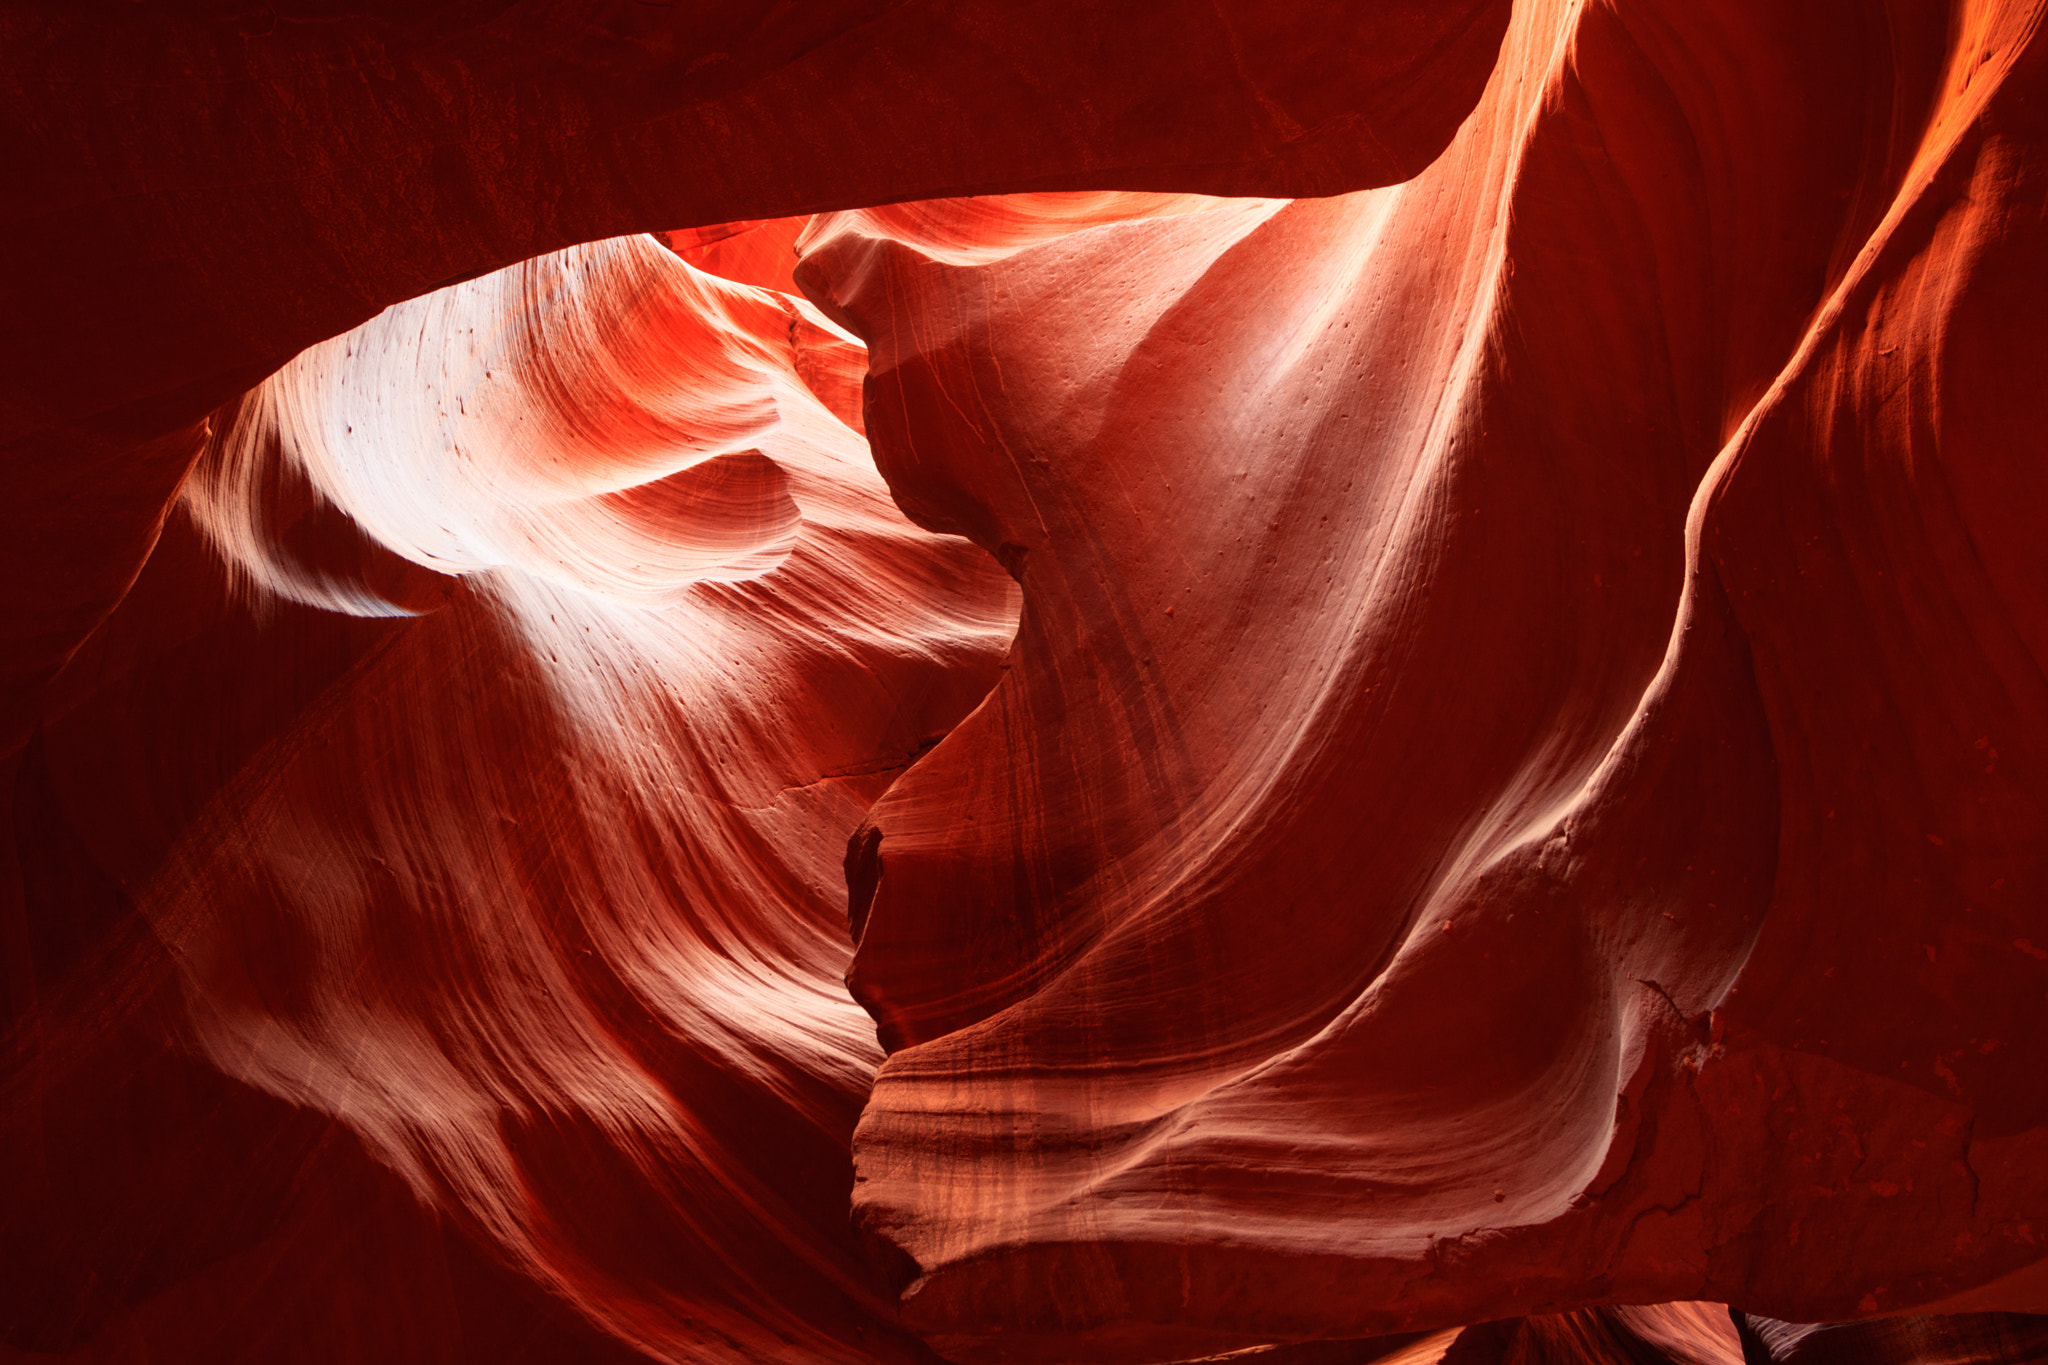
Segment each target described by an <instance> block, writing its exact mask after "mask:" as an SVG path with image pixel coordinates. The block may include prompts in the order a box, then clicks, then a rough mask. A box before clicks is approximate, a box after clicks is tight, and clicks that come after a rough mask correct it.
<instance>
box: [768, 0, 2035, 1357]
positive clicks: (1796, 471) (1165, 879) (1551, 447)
mask: <svg viewBox="0 0 2048 1365" xmlns="http://www.w3.org/2000/svg"><path fill="white" fill-rule="evenodd" d="M2039 17H2040V16H2039V13H2038V7H2036V6H2032V5H2021V4H2006V5H2001V4H1984V5H1969V6H1960V7H1957V8H1955V9H1953V10H1951V9H1948V8H1946V7H1942V6H1934V5H1907V4H1900V5H1893V6H1890V7H1879V6H1867V5H1850V4H1843V5H1831V6H1821V7H1817V8H1816V7H1802V8H1801V9H1800V10H1799V11H1798V12H1796V13H1795V12H1791V11H1788V10H1786V9H1785V8H1784V7H1782V6H1778V5H1775V4H1761V3H1759V4H1732V3H1731V4H1722V5H1715V6H1699V5H1696V4H1692V3H1689V2H1688V3H1685V4H1677V3H1673V4H1658V3H1648V2H1647V0H1645V2H1643V3H1632V4H1625V5H1566V4H1549V5H1546V4H1533V3H1532V4H1524V5H1520V6H1518V7H1517V11H1516V15H1515V19H1514V22H1513V25H1512V28H1511V30H1510V33H1509V37H1508V39H1507V45H1506V48H1505V50H1504V53H1503V57H1502V62H1501V65H1500V67H1499V68H1498V69H1497V70H1496V72H1495V74H1494V77H1493V82H1492V84H1491V85H1490V87H1489V89H1488V91H1487V94H1486V95H1485V97H1484V98H1483V99H1482V100H1481V103H1480V106H1479V108H1478V110H1477V112H1476V113H1475V114H1474V115H1473V117H1472V118H1471V119H1470V120H1469V121H1468V122H1467V123H1466V125H1465V127H1464V128H1463V130H1462V131H1461V132H1460V134H1459V136H1458V138H1457V140H1456V141H1455V142H1454V143H1453V144H1452V146H1451V148H1450V149H1449V150H1448V151H1447V152H1446V153H1445V155H1444V156H1443V157H1442V158H1440V159H1439V160H1438V161H1437V162H1436V163H1434V164H1433V165H1432V166H1431V167H1430V169H1429V170H1427V171H1425V172H1424V173H1423V174H1422V175H1421V176H1419V177H1417V178H1416V179H1415V180H1414V181H1413V182H1411V183H1409V184H1406V185H1403V186H1400V187H1399V188H1396V189H1389V190H1382V191H1376V192H1371V193H1365V194H1358V195H1352V196H1347V197H1340V198H1336V199H1328V200H1319V201H1299V202H1294V203H1290V204H1284V205H1283V204H1280V203H1276V202H1272V201H1239V202H1217V203H1213V204H1210V205H1207V206H1205V207H1203V208H1201V209H1200V210H1199V211H1183V210H1186V209H1187V208H1188V207H1189V206H1188V205H1186V204H1184V203H1176V204H1170V205H1160V204H1157V203H1156V202H1155V203H1153V204H1149V205H1136V206H1132V205H1127V206H1124V210H1125V211H1129V212H1131V213H1133V214H1135V215H1136V216H1133V217H1132V218H1131V219H1130V221H1126V222H1121V223H1098V222H1096V221H1095V220H1094V218H1092V217H1091V216H1090V215H1089V214H1088V213H1086V212H1082V213H1079V214H1078V215H1077V214H1076V213H1075V211H1074V210H1073V209H1071V208H1069V209H1067V210H1065V211H1064V216H1063V217H1062V218H1060V219H1059V220H1058V221H1056V222H1055V221H1048V220H1047V219H1045V218H1043V217H1039V216H1037V215H1030V214H1028V213H1027V212H1026V211H1024V210H1017V209H1011V208H1004V207H997V208H991V207H990V206H987V205H985V204H983V203H980V202H976V201H965V202H960V203H956V204H951V205H925V206H910V207H907V208H903V209H888V210H871V211H865V212H858V213H849V214H841V215H833V216H828V217H826V218H823V219H821V220H820V221H819V222H817V223H816V224H814V225H813V227H812V229H811V230H810V232H809V233H808V234H807V236H806V238H805V240H804V244H803V249H804V251H805V261H804V263H803V265H802V267H801V268H800V270H799V272H798V278H799V279H800V280H802V281H803V282H804V283H805V285H806V287H807V288H809V289H810V290H811V291H812V292H813V293H814V295H815V296H816V297H818V298H819V299H820V301H821V302H824V303H826V304H827V306H828V309H829V311H831V312H832V313H833V315H834V316H836V317H838V318H840V319H842V320H844V321H845V322H846V323H847V325H848V326H850V327H851V328H853V329H854V330H855V331H857V332H859V333H860V334H861V335H863V336H864V337H866V338H867V340H868V341H869V344H870V346H871V347H872V362H871V365H872V373H871V377H870V379H869V429H870V435H871V437H872V439H873V440H874V441H875V443H876V450H877V458H878V460H879V462H880V465H881V468H882V470H883V472H884V474H885V475H886V476H887V477H888V478H889V480H890V483H891V486H892V488H893V489H894V490H895V492H896V495H897V498H898V501H899V502H901V503H902V505H903V506H904V507H905V509H906V510H908V511H909V512H910V513H911V514H912V515H913V516H914V517H916V518H917V519H919V520H920V521H921V522H922V523H923V524H925V525H927V526H931V527H933V528H936V529H943V530H949V531H956V532H959V533H962V534H965V535H968V536H970V537H972V538H973V539H975V540H976V541H977V542H978V543H980V544H981V545H982V546H984V547H985V548H986V549H988V550H989V551H990V552H991V553H992V554H994V555H995V556H996V557H997V558H999V559H1000V560H1002V562H1003V563H1004V564H1005V566H1006V567H1008V568H1009V569H1010V570H1011V572H1012V573H1014V574H1015V575H1016V576H1017V577H1018V580H1019V582H1020V583H1021V584H1022V585H1023V588H1024V594H1025V606H1024V616H1023V620H1022V624H1021V628H1020V634H1019V637H1018V644H1017V649H1016V653H1015V658H1014V663H1013V666H1012V668H1011V669H1010V671H1009V672H1008V673H1007V674H1006V675H1005V677H1004V679H1003V681H1002V682H1001V684H1000V685H999V686H998V688H997V690H996V692H995V693H994V694H993V695H992V696H991V698H990V700H989V701H988V703H987V704H986V705H984V706H983V707H982V708H981V709H980V710H979V711H977V712H976V713H975V714H974V715H973V716H972V717H970V718H969V719H968V720H967V721H966V722H964V723H963V724H962V725H961V726H960V728H958V729H957V730H955V731H954V732H953V733H952V735H950V736H949V737H948V738H947V740H946V741H945V743H943V744H942V745H940V746H939V748H938V749H936V750H935V751H934V752H933V753H932V754H931V755H929V756H928V757H927V758H926V759H925V760H923V761H922V762H921V763H920V764H919V765H918V766H917V767H916V768H914V769H913V770H912V771H911V772H910V773H908V774H906V775H905V777H904V778H903V779H902V780H901V781H899V782H898V783H897V784H896V785H895V786H894V787H892V788H891V790H890V791H889V793H888V794H887V795H886V796H885V797H884V798H883V799H882V801H881V802H880V803H878V804H877V806H876V807H875V809H874V810H873V811H872V812H871V814H870V817H869V822H868V824H867V825H866V826H864V828H863V831H862V832H861V833H860V834H859V835H857V836H856V838H855V840H854V843H853V846H852V847H853V852H852V854H851V855H850V880H851V884H852V888H853V891H852V894H853V906H852V917H853V922H854V928H855V932H856V933H857V934H858V935H859V940H860V946H859V950H858V952H857V954H856V957H855V961H854V966H853V971H852V975H851V978H850V979H851V982H852V985H853V988H854V991H855V994H856V995H857V997H858V998H859V999H860V1000H861V1001H862V1003H863V1004H865V1005H866V1006H867V1007H868V1009H869V1010H870V1011H871V1012H872V1013H873V1014H874V1015H875V1017H876V1019H877V1021H878V1024H879V1026H880V1029H881V1035H882V1039H883V1042H884V1045H885V1046H887V1047H888V1048H890V1049H891V1052H892V1055H891V1057H890V1059H889V1061H888V1062H887V1063H886V1064H885V1065H884V1066H883V1068H882V1071H881V1074H880V1077H879V1079H878V1082H877V1085H876V1089H875V1093H874V1096H873V1098H872V1099H871V1100H870V1101H869V1104H868V1107H867V1110H866V1112H865V1115H864V1117H863V1120H862V1124H861V1127H860V1129H859V1130H858V1132H857V1134H856V1138H855V1157H856V1163H857V1169H858V1172H859V1184H858V1186H857V1190H856V1195H855V1205H856V1211H857V1216H858V1218H859V1219H860V1221H861V1223H862V1226H863V1227H864V1228H865V1229H866V1230H867V1231H868V1232H869V1234H870V1235H872V1236H874V1237H875V1238H877V1239H878V1240H879V1241H880V1242H881V1243H883V1244H885V1245H886V1246H888V1247H890V1248H893V1249H895V1251H896V1253H897V1254H899V1255H900V1256H901V1257H902V1258H903V1259H902V1265H901V1268H900V1272H899V1273H900V1276H901V1278H902V1281H903V1283H904V1286H905V1300H904V1305H905V1315H906V1321H907V1322H909V1323H910V1324H911V1325H913V1326H914V1327H915V1328H916V1329H917V1330H919V1331H920V1332H922V1333H924V1334H926V1336H927V1337H928V1339H930V1340H931V1341H932V1342H933V1343H934V1345H936V1346H937V1347H938V1348H939V1349H940V1350H941V1351H942V1352H943V1353H946V1354H948V1355H953V1356H956V1357H959V1358H978V1359H994V1360H1049V1361H1050V1360H1060V1361H1066V1360H1074V1359H1103V1360H1115V1359H1162V1360H1163V1359H1170V1358H1174V1357H1175V1356H1183V1355H1192V1354H1196V1353H1199V1352H1202V1351H1210V1350H1220V1349H1228V1348H1231V1347H1234V1346H1249V1345H1251V1344H1253V1343H1255V1342H1258V1341H1267V1340H1273V1339H1276V1338H1278V1339H1286V1338H1289V1337H1310V1336H1356V1337H1364V1336H1368V1335H1371V1334H1373V1333H1378V1332H1389V1331H1395V1330H1401V1329H1409V1328H1426V1327H1434V1326H1441V1325H1444V1324H1447V1323H1455V1322H1459V1321H1464V1320H1470V1319H1471V1318H1473V1317H1474V1316H1501V1315H1502V1314H1503V1313H1505V1312H1510V1311H1532V1310H1540V1309H1547V1308H1551V1307H1553V1306H1558V1305H1563V1306H1570V1305H1573V1304H1584V1303H1590V1302H1598V1301H1602V1300H1610V1299H1621V1300H1623V1301H1645V1300H1656V1299H1679V1298H1709V1299H1717V1300H1724V1301H1729V1302H1735V1303H1739V1304H1741V1305H1743V1306H1745V1307H1748V1308H1751V1309H1754V1310H1757V1311H1762V1312H1766V1313H1770V1314H1773V1315H1775V1316H1780V1317H1787V1318H1794V1319H1798V1320H1801V1321H1813V1320H1824V1319H1836V1318H1843V1317H1848V1316H1852V1315H1856V1314H1859V1313H1870V1312H1874V1311H1879V1310H1883V1309H1887V1308H1903V1307H1907V1306H1910V1305H1913V1304H1917V1303H1925V1302H1928V1301H1929V1300H1933V1299H1937V1298H1940V1297H1941V1296H1943V1295H1947V1294H1951V1293H1953V1292H1955V1291H1958V1290H1961V1289H1964V1288H1967V1287H1969V1286H1972V1285H1977V1284H1981V1283H1983V1282H1985V1281H1988V1280H1992V1279H1994V1278H1997V1277H1999V1276H2002V1275H2005V1274H2007V1273H2008V1272H2013V1271H2015V1270H2017V1269H2019V1268H2021V1267H2024V1266H2027V1265H2029V1264H2032V1263H2035V1262H2037V1261H2038V1260H2039V1258H2040V1256H2041V1254H2042V1250H2043V1243H2042V1236H2043V1230H2042V1228H2041V1226H2040V1225H2039V1222H2038V1220H2039V1219H2040V1217H2041V1216H2042V1213H2043V1210H2044V1209H2048V1184H2044V1180H2048V1174H2044V1172H2048V1165H2044V1157H2048V1128H2044V1126H2043V1123H2044V1119H2048V1113H2044V1111H2043V1106H2044V1104H2048V1088H2044V1087H2043V1086H2042V1084H2041V1083H2040V1079H2039V1077H2040V1067H2041V1061H2042V1058H2043V1056H2044V1045H2048V1037H2044V1035H2043V1029H2044V1027H2048V1010H2044V1008H2043V1002H2044V998H2048V950H2044V949H2041V948H2038V947H2036V946H2035V945H2037V944H2041V943H2043V942H2048V929H2044V923H2043V921H2042V918H2041V906H2042V904H2043V900H2042V891H2043V890H2044V887H2043V884H2042V873H2043V868H2042V861H2041V860H2042V852H2043V848H2044V843H2043V838H2042V836H2043V832H2044V825H2043V821H2042V813H2043V812H2042V806H2041V799H2042V795H2043V792H2042V781H2043V772H2042V770H2041V768H2040V767H2039V764H2038V763H2037V761H2036V759H2035V758H2034V757H2032V756H2031V755H2035V754H2036V753H2037V752H2038V751H2039V750H2040V748H2041V743H2042V740H2043V739H2044V738H2048V691H2044V683H2043V671H2042V663H2043V660H2044V659H2048V653H2044V650H2048V637H2044V636H2043V635H2042V627H2043V623H2044V622H2048V612H2044V606H2048V598H2044V595H2043V589H2044V587H2048V578H2044V577H2043V570H2044V563H2048V561H2044V560H2043V558H2042V551H2041V545H2042V544H2043V542H2042V541H2041V540H2040V538H2039V537H2038V535H2037V534H2035V533H2034V532H2033V529H2032V522H2033V520H2034V512H2035V509H2037V508H2038V507H2039V506H2040V505H2041V495H2042V493H2043V492H2044V491H2048V490H2044V489H2043V488H2042V487H2041V477H2040V471H2041V470H2042V469H2043V468H2044V467H2048V466H2044V465H2043V463H2042V462H2041V461H2040V460H2039V459H2037V458H2035V455H2034V453H2033V452H2036V451H2037V450H2038V446H2039V439H2038V431H2037V424H2036V422H2035V409H2036V408H2037V406H2038V403H2037V398H2038V394H2039V385H2038V382H2037V380H2036V379H2029V378H2028V377H2027V376H2029V375H2035V374H2036V372H2037V370H2038V368H2039V365H2040V356H2039V355H2038V351H2039V343H2038V342H2037V341H2036V340H2035V339H2034V337H2033V335H2032V330H2031V329H2030V328H2029V327H2028V326H2026V325H2024V324H2022V323H2021V322H2020V321H2019V320H2020V319H2022V318H2024V317H2030V316H2032V313H2031V312H2030V311H2029V309H2030V304H2029V302H2028V300H2030V299H2032V298H2033V296H2034V293H2035V292H2036V291H2037V289H2038V286H2039V281H2040V280H2041V279H2043V278H2048V276H2044V275H2043V272H2042V266H2043V264H2044V259H2048V258H2044V254H2043V245H2044V243H2043V240H2042V238H2041V235H2040V234H2041V231H2042V219H2041V199H2040V196H2039V193H2038V190H2037V188H2036V187H2037V186H2038V184H2039V180H2038V176H2039V175H2040V163H2041V158H2042V155H2043V152H2044V144H2043V141H2042V133H2043V130H2042V129H2041V127H2039V126H2038V121H2039V117H2040V112H2039V111H2040V110H2041V108H2042V107H2043V106H2042V104H2041V102H2040V100H2039V94H2040V92H2041V90H2042V89H2043V78H2044V74H2048V72H2044V63H2048V40H2044V39H2043V38H2042V37H2041V36H2040V34H2039V28H2038V20H2039ZM1816 89H1825V90H1828V91H1830V92H1841V93H1840V97H1839V98H1838V97H1836V96H1835V95H1833V94H1831V95H1830V96H1829V97H1828V98H1826V99H1819V98H1816V97H1815V95H1814V93H1813V92H1814V91H1815V90H1816ZM1019 215H1021V216H1023V217H1025V218H1026V219H1028V221H1026V222H1024V223H1022V224H1021V225H1020V223H1019V222H1018V221H1017V218H1018V216H1019ZM1055 229H1056V230H1055ZM2015 1292H2016V1293H2020V1297H2021V1298H2022V1299H2023V1300H2024V1301H2026V1302H2038V1301H2039V1300H2038V1298H2037V1297H2035V1296H2032V1295H2029V1294H2026V1293H2023V1292H2021V1291H2015ZM2003 1306H2008V1307H2010V1306H2020V1305H2019V1304H2018V1303H2015V1302H2008V1303H2006V1304H2005V1305H2003Z"/></svg>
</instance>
